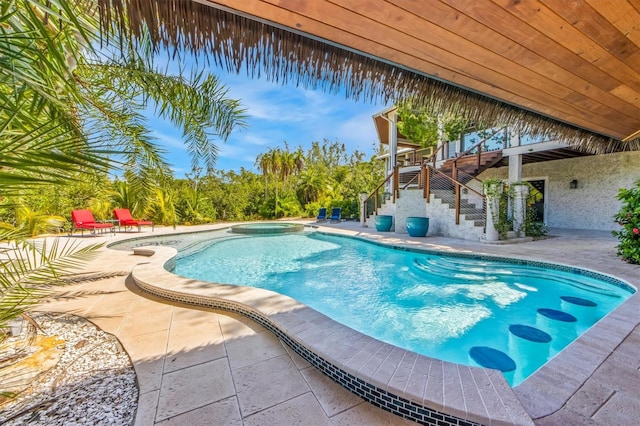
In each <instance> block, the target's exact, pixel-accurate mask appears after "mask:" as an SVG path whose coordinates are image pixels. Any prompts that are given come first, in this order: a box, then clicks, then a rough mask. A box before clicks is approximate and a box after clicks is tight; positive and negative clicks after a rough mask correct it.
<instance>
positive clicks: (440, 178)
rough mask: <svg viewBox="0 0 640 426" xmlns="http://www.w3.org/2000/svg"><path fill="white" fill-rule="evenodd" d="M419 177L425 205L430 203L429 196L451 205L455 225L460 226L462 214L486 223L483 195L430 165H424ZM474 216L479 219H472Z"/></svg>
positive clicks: (484, 198)
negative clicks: (453, 211) (453, 210)
mask: <svg viewBox="0 0 640 426" xmlns="http://www.w3.org/2000/svg"><path fill="white" fill-rule="evenodd" d="M421 176H422V178H421V181H422V182H423V183H424V187H423V189H424V197H425V199H426V201H427V203H429V202H430V201H431V194H433V195H434V196H436V197H438V198H440V199H441V200H443V201H444V202H446V203H448V204H449V205H450V206H451V204H453V207H454V209H455V218H456V225H459V224H460V215H461V214H464V215H465V218H466V219H470V220H474V221H476V222H479V221H482V222H483V223H484V222H485V221H486V197H485V195H484V194H483V193H481V192H479V191H477V190H475V189H473V188H471V187H469V186H467V185H465V184H463V183H461V182H459V181H457V180H454V179H452V178H451V177H450V176H447V175H446V174H444V173H442V172H440V171H439V170H437V169H435V168H434V167H432V166H431V165H425V166H424V167H423V168H422V173H421ZM463 196H464V197H463ZM474 214H475V215H479V217H478V218H474V217H473V215H474ZM469 216H471V217H469Z"/></svg>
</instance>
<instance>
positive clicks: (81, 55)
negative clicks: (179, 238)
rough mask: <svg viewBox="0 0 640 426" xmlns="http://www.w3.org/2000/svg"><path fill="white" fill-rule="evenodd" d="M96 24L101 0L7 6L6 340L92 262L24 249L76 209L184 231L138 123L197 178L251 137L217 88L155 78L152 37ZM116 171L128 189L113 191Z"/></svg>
mask: <svg viewBox="0 0 640 426" xmlns="http://www.w3.org/2000/svg"><path fill="white" fill-rule="evenodd" d="M97 12H98V9H97V2H96V1H95V0H78V1H73V2H70V1H67V0H4V1H2V2H0V105H2V108H0V207H5V208H4V209H2V211H0V220H1V221H2V222H3V223H4V224H3V225H2V228H1V229H0V243H1V244H2V246H1V248H2V257H1V258H0V277H2V279H1V280H0V328H2V326H3V325H4V323H5V322H6V321H7V320H8V319H10V318H13V317H15V316H17V315H19V314H20V313H21V312H23V311H24V309H26V308H27V307H28V306H30V304H31V303H33V302H34V301H35V300H37V299H38V297H40V295H41V294H42V293H41V292H40V286H41V285H43V284H45V283H50V284H55V283H59V282H62V281H64V280H61V279H60V277H64V276H65V275H66V274H67V273H68V272H69V271H70V270H72V269H73V268H75V267H76V266H77V265H78V260H80V259H83V258H86V257H87V256H88V254H89V252H90V250H86V249H78V248H77V247H75V246H74V245H73V244H65V245H63V246H60V245H59V243H58V242H54V243H48V245H40V246H36V245H34V244H32V243H30V242H28V241H26V240H25V238H27V237H29V236H32V235H34V234H39V233H41V232H48V231H51V229H52V228H53V229H54V230H59V229H60V222H61V218H60V216H67V215H68V214H69V211H70V210H71V209H72V208H78V207H82V208H87V207H89V208H91V209H92V210H93V211H94V213H95V215H96V218H98V219H100V218H103V219H104V218H107V217H110V211H111V209H112V207H113V206H114V205H115V204H113V202H114V200H117V201H120V202H122V203H124V202H126V203H128V204H130V205H134V207H135V209H136V210H137V211H139V212H146V211H150V212H152V213H153V214H154V215H157V216H158V217H161V218H162V220H163V222H165V223H174V224H175V223H176V221H177V214H176V204H175V202H174V198H175V195H174V193H173V188H172V187H171V186H170V185H171V180H172V176H171V173H170V172H169V166H168V164H167V163H166V161H165V159H164V158H163V152H162V150H160V149H159V148H158V147H157V145H156V144H155V141H154V139H153V137H152V133H151V130H150V129H149V126H148V124H147V123H146V120H145V118H144V117H143V115H142V111H144V110H146V109H155V112H156V113H157V115H159V116H160V117H163V118H165V119H166V120H168V121H170V122H171V123H173V124H174V125H175V126H176V127H178V128H180V129H181V130H182V132H183V138H184V141H185V144H186V146H187V149H188V150H189V152H190V154H191V157H192V162H193V164H194V166H196V165H199V164H200V163H203V164H204V165H205V166H206V167H207V168H208V169H212V167H213V165H214V162H215V159H216V152H217V150H216V141H217V140H225V139H226V138H227V137H228V136H229V134H230V132H231V131H233V130H234V129H236V128H238V127H242V126H244V117H243V110H242V109H241V108H240V105H239V102H238V101H237V100H233V99H229V98H228V97H227V92H226V89H225V88H224V87H223V86H222V85H220V83H219V82H218V80H217V78H216V77H215V76H211V75H209V74H206V73H203V72H201V71H200V72H199V71H197V70H193V71H191V70H183V69H178V71H176V72H173V73H168V72H164V71H162V70H159V69H158V68H157V67H156V66H155V60H156V58H157V55H158V54H159V53H161V52H159V51H158V50H154V49H152V48H151V44H150V43H149V42H148V37H146V36H145V34H144V33H141V34H138V35H139V37H137V38H135V40H134V38H133V37H120V35H123V34H126V32H119V31H117V30H116V28H115V25H114V26H113V28H112V31H111V32H110V28H111V27H110V26H109V25H106V26H105V28H103V30H104V31H105V32H103V33H102V34H101V33H100V32H99V30H98V27H99V22H98V13H97ZM102 23H103V24H104V23H105V21H104V20H103V21H102ZM119 24H121V25H122V24H123V23H122V22H120V23H119ZM98 46H99V48H98ZM113 169H119V170H121V171H122V173H123V176H124V178H125V182H126V183H124V184H123V183H119V184H117V185H115V184H113V183H112V182H111V180H110V179H109V178H108V174H107V173H108V172H109V171H111V170H113ZM134 199H135V200H136V201H134ZM137 200H143V201H141V202H140V201H137ZM92 249H95V247H92Z"/></svg>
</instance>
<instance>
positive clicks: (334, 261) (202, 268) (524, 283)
mask: <svg viewBox="0 0 640 426" xmlns="http://www.w3.org/2000/svg"><path fill="white" fill-rule="evenodd" d="M173 272H174V273H176V274H178V275H181V276H184V277H189V278H195V279H200V280H205V281H210V282H219V283H227V284H236V285H246V286H253V287H259V288H264V289H268V290H272V291H276V292H278V293H281V294H285V295H287V296H290V297H292V298H294V299H296V300H298V301H300V302H302V303H304V304H305V305H308V306H310V307H312V308H314V309H316V310H318V311H320V312H322V313H324V314H325V315H327V316H329V317H331V318H332V319H334V320H336V321H338V322H341V323H343V324H345V325H347V326H349V327H351V328H353V329H355V330H358V331H360V332H362V333H364V334H367V335H369V336H372V337H375V338H377V339H379V340H382V341H384V342H387V343H390V344H393V345H396V346H399V347H402V348H405V349H408V350H411V351H414V352H417V353H420V354H423V355H427V356H431V357H434V358H438V359H441V360H446V361H451V362H455V363H460V364H466V365H481V366H485V367H490V368H498V369H501V370H503V373H504V375H505V378H506V379H507V381H509V383H510V384H512V385H514V386H515V385H517V384H518V383H520V382H521V381H522V380H524V379H525V378H526V377H528V376H529V375H530V374H532V373H533V372H534V371H535V370H537V369H538V368H539V367H540V366H542V365H543V364H544V363H545V362H546V361H547V360H549V359H550V358H551V357H553V356H554V355H555V354H557V353H558V352H559V351H561V350H562V349H563V348H564V347H565V346H566V345H568V344H569V343H570V342H571V341H573V340H574V339H575V338H576V337H577V336H578V335H580V334H581V333H583V332H584V331H585V330H587V329H588V328H589V327H591V326H592V325H593V324H594V323H595V322H596V321H598V320H599V319H600V318H602V317H603V316H605V315H606V314H607V313H609V312H610V311H612V310H613V309H614V308H615V307H616V306H618V305H619V304H620V303H622V302H623V301H624V300H625V299H626V298H628V297H629V296H630V295H631V293H632V292H633V290H632V289H631V288H625V287H624V285H614V284H612V283H609V282H607V281H604V280H599V279H596V278H593V277H590V276H586V275H578V274H575V273H569V272H564V271H561V270H557V269H543V268H538V267H532V266H526V265H518V264H514V263H506V262H495V261H487V260H477V259H473V258H464V257H453V256H446V255H436V254H427V253H421V252H413V251H404V250H396V249H393V248H389V247H384V246H380V245H376V244H371V243H367V242H364V241H360V240H357V239H353V238H345V237H337V236H331V235H324V234H321V233H317V232H302V233H296V234H279V235H269V236H251V237H248V236H247V237H245V236H241V237H238V236H234V238H229V239H225V238H219V239H217V240H215V241H214V242H213V243H212V244H211V245H210V246H208V247H207V248H205V249H202V250H200V251H198V252H196V253H194V254H191V255H188V256H185V257H179V258H178V259H177V261H176V266H175V269H174V270H173ZM503 356H504V357H503Z"/></svg>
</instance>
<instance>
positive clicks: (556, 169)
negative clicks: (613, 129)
mask: <svg viewBox="0 0 640 426" xmlns="http://www.w3.org/2000/svg"><path fill="white" fill-rule="evenodd" d="M507 176H508V167H501V168H496V169H489V170H486V171H485V172H483V173H482V174H481V175H480V176H478V177H479V179H481V180H484V179H488V178H502V179H507ZM638 179H640V152H624V153H614V154H606V155H595V156H589V157H578V158H569V159H565V160H554V161H545V162H542V163H533V164H524V165H523V166H522V180H545V222H546V225H547V226H549V227H557V228H573V229H596V230H605V231H611V230H614V229H618V225H617V224H616V223H615V222H614V221H613V216H614V215H615V214H616V213H617V212H618V210H619V209H620V205H621V203H620V201H618V199H617V198H616V197H617V195H618V190H619V189H620V188H630V187H631V186H633V184H634V183H635V182H636V181H637V180H638ZM572 180H577V181H578V187H577V188H575V189H572V188H570V182H571V181H572Z"/></svg>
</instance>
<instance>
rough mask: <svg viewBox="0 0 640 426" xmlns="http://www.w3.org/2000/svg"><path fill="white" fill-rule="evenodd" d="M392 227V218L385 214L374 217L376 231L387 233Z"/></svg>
mask: <svg viewBox="0 0 640 426" xmlns="http://www.w3.org/2000/svg"><path fill="white" fill-rule="evenodd" d="M392 225H393V216H390V215H385V214H383V215H378V216H376V231H379V232H389V231H390V230H391V226H392Z"/></svg>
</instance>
